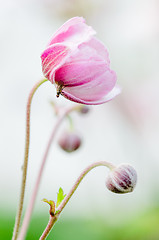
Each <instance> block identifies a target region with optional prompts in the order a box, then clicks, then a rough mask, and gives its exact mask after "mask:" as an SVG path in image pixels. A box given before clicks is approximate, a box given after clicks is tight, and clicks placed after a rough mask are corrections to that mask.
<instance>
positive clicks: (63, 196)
mask: <svg viewBox="0 0 159 240" xmlns="http://www.w3.org/2000/svg"><path fill="white" fill-rule="evenodd" d="M65 196H66V194H64V192H63V189H62V188H61V187H60V188H59V192H58V193H57V202H56V207H58V206H59V205H60V203H61V202H62V201H63V199H64V198H65Z"/></svg>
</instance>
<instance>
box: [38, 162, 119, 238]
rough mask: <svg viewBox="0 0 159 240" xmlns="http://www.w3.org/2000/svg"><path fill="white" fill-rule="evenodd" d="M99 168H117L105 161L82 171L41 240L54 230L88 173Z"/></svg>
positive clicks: (51, 219)
mask: <svg viewBox="0 0 159 240" xmlns="http://www.w3.org/2000/svg"><path fill="white" fill-rule="evenodd" d="M99 166H105V167H107V168H109V169H110V170H113V169H114V168H115V166H114V165H113V164H111V163H109V162H105V161H100V162H96V163H92V164H91V165H89V166H88V167H87V168H85V169H84V170H83V171H82V173H81V174H80V176H79V177H78V178H77V180H76V182H75V183H74V185H73V187H72V188H71V190H70V191H69V193H68V194H67V195H66V197H65V198H64V200H63V201H62V202H61V204H60V205H59V207H58V208H57V209H56V212H55V215H53V216H52V215H51V214H50V219H49V222H48V225H47V226H46V228H45V230H44V232H43V234H42V235H41V237H40V240H44V239H46V237H47V236H48V234H49V233H50V231H51V229H52V228H53V226H54V224H55V222H56V221H57V219H58V217H59V215H60V214H61V212H62V210H63V209H64V207H65V206H66V204H67V203H68V201H69V200H70V198H71V197H72V195H73V194H74V192H75V191H76V189H77V188H78V186H79V184H80V183H81V181H82V180H83V178H84V177H85V176H86V175H87V173H88V172H90V171H91V170H92V169H94V168H96V167H99Z"/></svg>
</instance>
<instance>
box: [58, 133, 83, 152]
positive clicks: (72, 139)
mask: <svg viewBox="0 0 159 240" xmlns="http://www.w3.org/2000/svg"><path fill="white" fill-rule="evenodd" d="M58 144H59V146H60V147H61V148H62V149H63V150H64V151H66V152H74V151H75V150H77V149H78V148H79V147H80V145H81V139H80V137H79V136H78V135H77V134H76V133H72V132H65V133H63V134H62V136H61V137H60V138H59V141H58Z"/></svg>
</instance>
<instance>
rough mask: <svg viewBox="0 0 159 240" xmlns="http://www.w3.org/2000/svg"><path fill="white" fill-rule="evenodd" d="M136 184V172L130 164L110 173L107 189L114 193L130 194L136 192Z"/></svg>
mask: <svg viewBox="0 0 159 240" xmlns="http://www.w3.org/2000/svg"><path fill="white" fill-rule="evenodd" d="M136 182H137V173H136V170H135V169H134V168H133V167H132V166H130V165H128V164H121V165H119V166H117V167H115V168H113V169H112V170H111V171H110V173H109V175H108V178H107V180H106V187H107V188H108V189H109V190H110V191H112V192H114V193H128V192H132V191H133V190H134V188H135V186H136Z"/></svg>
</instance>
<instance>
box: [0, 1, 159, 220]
mask: <svg viewBox="0 0 159 240" xmlns="http://www.w3.org/2000/svg"><path fill="white" fill-rule="evenodd" d="M76 15H79V16H84V17H85V18H86V21H87V23H88V24H89V25H91V26H92V27H93V28H94V29H95V30H96V32H97V36H98V37H99V38H100V40H101V41H103V42H104V43H105V45H106V46H107V48H108V50H109V54H110V59H111V67H112V69H114V70H115V71H116V73H117V76H118V83H119V84H120V85H121V87H122V93H121V95H120V96H118V97H117V98H116V99H114V100H113V101H112V102H109V103H107V104H104V105H101V106H93V107H91V111H90V113H89V114H88V115H85V116H82V115H79V114H76V113H73V114H72V118H73V120H74V125H75V129H76V130H77V131H78V132H79V133H80V135H81V136H82V138H83V142H82V147H81V149H79V150H78V151H77V152H75V153H72V154H66V153H65V152H63V151H62V150H61V149H60V148H59V147H58V145H57V143H56V141H54V143H53V146H52V149H51V151H50V154H49V158H48V161H47V165H46V167H45V172H44V175H43V179H42V184H41V188H40V191H39V194H38V198H37V203H36V209H35V212H37V211H45V212H47V211H48V206H45V204H44V203H42V202H41V199H42V198H48V199H52V200H55V199H56V192H57V191H58V187H59V186H61V187H63V189H64V191H65V192H66V193H67V192H68V191H69V189H70V187H71V186H72V184H73V182H74V181H75V180H76V178H77V176H78V175H79V174H80V172H81V170H82V169H84V168H85V167H86V166H87V165H88V164H89V163H92V162H95V161H100V160H107V161H112V162H113V163H114V164H119V163H122V162H127V163H129V164H132V165H133V166H134V168H135V169H136V170H137V172H138V184H137V187H136V189H135V191H134V192H133V193H131V194H126V195H115V194H113V193H111V192H109V191H108V190H107V189H106V188H105V179H106V176H107V173H108V170H107V169H105V168H104V167H99V168H97V169H95V170H93V171H92V172H91V173H89V175H88V176H87V177H86V178H85V180H84V181H83V183H82V184H81V185H80V187H79V189H78V190H77V192H76V193H75V195H74V196H73V198H72V200H71V201H70V203H69V204H68V206H67V208H66V210H65V213H68V212H69V214H71V215H74V214H76V213H78V214H79V215H81V216H84V214H85V213H86V214H87V213H89V215H90V216H91V217H93V216H94V215H95V214H99V215H103V217H104V216H111V214H112V210H114V211H115V212H117V211H118V212H119V213H120V212H121V213H122V215H121V216H122V217H128V216H131V214H134V212H135V213H137V212H139V211H142V210H144V209H146V208H148V207H150V206H153V205H155V204H156V203H157V199H158V188H159V175H158V171H159V148H158V143H159V108H158V104H159V70H158V62H159V44H158V42H159V17H158V16H159V2H158V1H157V0H134V1H130V0H122V1H118V0H114V1H111V0H108V1H104V0H103V1H102V0H100V1H96V0H94V1H91V0H89V1H80V0H79V1H77V0H76V1H71V0H68V1H64V0H60V1H56V0H54V1H51V0H50V1H49V0H46V1H45V0H41V1H35V0H33V1H31V0H30V1H25V0H23V1H20V0H19V1H18V0H14V1H11V0H10V1H9V0H5V1H2V0H1V1H0V111H1V115H0V116H1V117H0V126H1V128H0V163H1V164H0V204H1V207H2V206H3V208H6V209H7V208H8V209H14V211H15V208H16V207H17V204H18V200H19V189H20V179H21V166H22V162H23V155H24V139H25V110H26V101H27V97H28V94H29V91H30V90H31V88H32V86H33V85H34V84H35V83H36V81H38V80H39V79H40V78H42V77H43V75H42V71H41V61H40V54H41V52H42V51H43V50H44V48H45V46H46V44H47V42H48V40H49V39H50V37H51V36H52V34H53V33H54V32H55V31H56V29H57V28H58V27H60V26H61V24H63V23H64V21H66V20H67V19H69V18H70V17H73V16H76ZM55 95H56V93H55V88H54V86H53V85H51V83H50V82H47V83H45V84H44V85H43V86H41V88H40V89H39V90H38V91H37V93H36V96H35V97H34V100H33V105H32V114H31V143H30V157H29V169H28V180H27V189H26V203H27V201H28V199H29V197H30V194H31V191H32V188H33V185H34V182H35V179H36V175H37V171H38V168H39V166H40V162H41V159H42V155H43V153H44V150H45V146H46V144H47V140H48V137H49V135H50V134H51V131H52V128H53V126H54V124H55V121H56V118H55V116H54V112H53V109H52V107H51V105H50V104H49V101H50V100H52V101H56V102H57V103H58V104H59V105H63V106H71V105H72V104H73V103H71V102H69V101H68V100H66V99H64V98H62V97H60V98H59V99H58V100H56V97H55ZM67 127H68V122H67V120H66V121H65V122H64V123H63V125H62V126H61V128H60V130H59V132H58V135H57V137H58V136H59V135H60V133H62V130H63V129H65V128H67ZM56 139H57V138H56ZM125 210H126V211H125ZM84 211H85V213H84ZM123 211H124V212H123ZM119 215H120V214H119ZM119 215H118V216H119ZM118 216H117V218H118Z"/></svg>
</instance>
